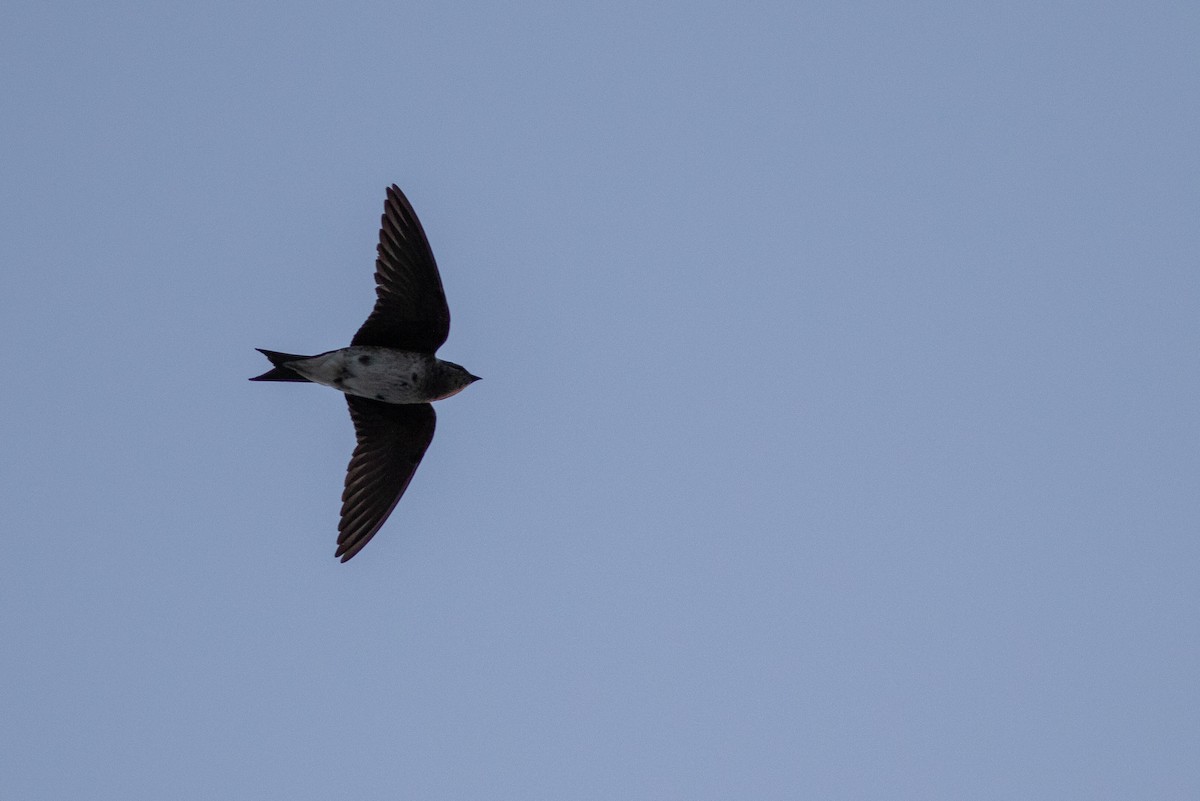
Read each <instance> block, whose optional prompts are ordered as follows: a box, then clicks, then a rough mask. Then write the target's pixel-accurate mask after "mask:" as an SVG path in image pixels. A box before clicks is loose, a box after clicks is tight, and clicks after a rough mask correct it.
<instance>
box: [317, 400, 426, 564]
mask: <svg viewBox="0 0 1200 801" xmlns="http://www.w3.org/2000/svg"><path fill="white" fill-rule="evenodd" d="M346 401H347V402H348V403H349V404H350V419H351V420H353V421H354V434H355V436H356V437H357V438H358V445H357V446H355V448H354V455H353V456H351V457H350V466H349V468H347V470H346V489H345V491H344V492H343V493H342V519H341V522H339V523H338V547H337V553H336V554H335V555H336V556H339V557H341V559H342V561H343V562H345V561H347V560H348V559H350V558H351V557H353V556H354V555H355V554H356V553H358V552H359V551H360V550H362V548H363V546H364V545H366V544H367V542H368V541H369V540H370V539H371V537H374V536H375V532H377V531H379V527H380V526H382V525H383V522H384V521H385V520H387V519H388V515H390V514H391V513H392V509H394V508H395V507H396V502H397V501H399V500H400V496H401V495H403V494H404V490H406V489H408V482H410V481H412V477H413V473H415V472H416V471H417V465H419V464H420V463H421V457H422V456H424V455H425V449H426V448H428V447H429V443H430V442H431V441H433V429H434V426H435V425H436V424H437V415H436V414H434V411H433V406H431V405H430V404H428V403H412V404H393V403H382V402H380V401H376V400H371V399H369V398H360V397H358V396H356V395H347V396H346Z"/></svg>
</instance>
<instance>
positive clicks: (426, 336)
mask: <svg viewBox="0 0 1200 801" xmlns="http://www.w3.org/2000/svg"><path fill="white" fill-rule="evenodd" d="M378 253H379V256H378V258H376V260H375V296H376V297H375V308H374V309H372V310H371V316H370V317H368V318H367V321H366V322H365V323H363V325H362V328H360V329H358V333H357V334H355V335H354V339H353V340H352V341H351V343H350V344H352V345H379V346H382V347H387V348H396V349H398V350H410V351H417V352H419V353H433V352H434V351H436V350H437V349H438V348H440V347H441V346H442V343H443V342H445V341H446V337H447V336H449V334H450V309H449V308H448V307H447V306H446V293H445V291H444V290H443V289H442V278H441V276H440V275H438V269H437V263H436V262H435V261H434V260H433V251H432V250H430V248H429V241H428V240H427V239H425V231H424V230H423V229H422V228H421V222H420V220H418V219H417V213H416V212H415V211H413V207H412V204H410V203H409V202H408V198H406V197H405V196H404V193H403V192H401V191H400V187H398V186H396V185H395V184H392V185H391V187H389V188H388V190H387V200H386V201H385V202H384V204H383V220H382V223H381V226H380V229H379V249H378Z"/></svg>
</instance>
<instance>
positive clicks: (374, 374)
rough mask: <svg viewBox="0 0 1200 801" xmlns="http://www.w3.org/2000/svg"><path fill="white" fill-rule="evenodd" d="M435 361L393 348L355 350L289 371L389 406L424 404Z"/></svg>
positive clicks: (294, 365)
mask: <svg viewBox="0 0 1200 801" xmlns="http://www.w3.org/2000/svg"><path fill="white" fill-rule="evenodd" d="M430 362H431V357H429V356H427V355H425V354H423V353H410V352H408V351H402V350H392V349H391V348H379V347H368V346H361V345H359V346H354V347H349V348H342V349H341V350H334V351H330V352H329V353H322V354H321V355H320V356H313V357H312V358H311V359H304V360H301V361H295V362H289V363H288V365H287V366H288V369H290V370H294V371H296V372H297V373H299V374H300V375H302V376H304V377H305V378H307V379H308V380H309V381H313V382H315V383H317V384H324V385H325V386H327V387H333V388H334V389H340V390H341V391H342V392H345V393H347V394H349V395H358V396H360V397H363V398H372V399H374V400H380V401H384V402H385V403H424V402H425V401H427V400H428V397H426V396H427V392H426V391H425V376H426V374H427V372H428V370H429V365H430Z"/></svg>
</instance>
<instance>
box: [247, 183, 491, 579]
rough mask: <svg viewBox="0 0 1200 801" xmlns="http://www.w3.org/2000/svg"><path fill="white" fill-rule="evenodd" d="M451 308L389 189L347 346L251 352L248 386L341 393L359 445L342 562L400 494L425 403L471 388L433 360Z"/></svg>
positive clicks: (427, 420)
mask: <svg viewBox="0 0 1200 801" xmlns="http://www.w3.org/2000/svg"><path fill="white" fill-rule="evenodd" d="M449 333H450V309H449V308H448V307H447V306H446V294H445V292H444V291H443V290H442V278H441V276H440V275H439V274H438V269H437V263H436V262H435V261H434V260H433V251H432V250H430V248H429V241H428V240H427V239H426V238H425V231H424V230H423V229H422V228H421V223H420V221H419V220H418V219H417V213H416V212H415V211H413V207H412V204H410V203H409V202H408V198H406V197H405V196H404V193H403V192H401V191H400V187H398V186H396V185H395V184H392V186H391V187H390V188H389V189H388V190H387V200H385V201H384V205H383V219H382V222H381V225H380V229H379V247H378V257H377V258H376V260H375V308H374V309H372V310H371V315H370V316H369V317H368V318H367V321H366V322H365V323H363V324H362V327H361V328H359V329H358V333H357V334H355V335H354V339H352V340H351V341H350V347H348V348H341V349H339V350H331V351H328V352H326V353H320V354H317V355H316V356H297V355H295V354H291V353H278V352H276V351H272V350H263V349H262V348H257V350H258V351H259V352H260V353H262V354H263V355H264V356H266V357H267V358H268V359H269V360H270V361H271V364H272V369H270V370H268V371H267V372H265V373H263V374H262V375H260V376H255V377H254V378H251V379H250V380H251V381H308V382H312V383H315V384H324V385H325V386H327V387H333V388H334V389H338V390H341V391H342V392H344V393H346V402H347V403H348V404H349V405H350V419H351V421H353V423H354V433H355V436H356V437H357V440H358V444H357V446H356V447H355V448H354V454H353V455H352V456H351V457H350V466H349V467H348V468H347V470H346V487H345V490H344V491H343V492H342V517H341V521H340V522H339V523H338V540H337V542H338V547H337V552H336V553H335V554H334V555H335V556H337V557H341V560H342V561H343V562H345V561H347V560H349V559H350V558H352V557H353V556H354V555H355V554H357V553H358V552H359V551H361V550H362V548H363V546H364V545H366V544H367V542H369V541H370V539H371V537H374V536H375V533H376V532H377V531H379V528H380V527H381V526H382V525H383V523H384V521H385V520H387V519H388V515H390V514H391V513H392V509H394V508H396V503H397V502H398V501H399V500H400V496H401V495H403V494H404V491H405V490H406V489H408V483H409V482H410V481H412V477H413V473H415V472H416V470H417V465H419V464H420V463H421V457H422V456H424V455H425V449H426V448H428V447H429V443H430V442H431V441H432V440H433V429H434V425H435V423H436V421H437V416H436V415H435V414H434V411H433V406H432V405H431V404H430V401H436V400H442V399H443V398H448V397H450V396H451V395H455V394H457V393H459V392H461V391H462V390H463V389H465V388H466V387H467V386H468V385H469V384H471V383H473V382H475V381H478V380H479V377H478V376H473V375H471V374H470V373H469V372H467V371H466V370H465V369H464V368H463V367H461V366H459V365H457V364H454V363H453V362H447V361H442V360H441V359H439V358H437V357H436V356H435V355H434V354H435V353H436V352H437V349H438V348H439V347H441V346H442V343H444V342H445V341H446V337H447V335H449Z"/></svg>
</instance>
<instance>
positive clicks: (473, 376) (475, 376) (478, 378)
mask: <svg viewBox="0 0 1200 801" xmlns="http://www.w3.org/2000/svg"><path fill="white" fill-rule="evenodd" d="M467 375H469V376H471V383H472V384H474V383H475V382H476V381H482V380H483V379H482V378H480V377H479V376H477V375H471V374H470V373H467Z"/></svg>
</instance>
